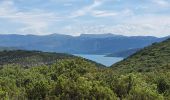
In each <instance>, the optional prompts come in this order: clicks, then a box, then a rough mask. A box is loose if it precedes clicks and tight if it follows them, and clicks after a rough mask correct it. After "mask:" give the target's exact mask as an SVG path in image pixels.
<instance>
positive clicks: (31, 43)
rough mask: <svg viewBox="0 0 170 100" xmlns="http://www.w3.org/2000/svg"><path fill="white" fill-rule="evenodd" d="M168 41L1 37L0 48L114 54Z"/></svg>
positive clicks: (116, 37) (115, 37)
mask: <svg viewBox="0 0 170 100" xmlns="http://www.w3.org/2000/svg"><path fill="white" fill-rule="evenodd" d="M165 39H167V37H164V38H157V37H152V36H122V35H114V34H110V33H109V34H82V35H80V36H70V35H62V34H50V35H44V36H38V35H17V34H11V35H0V46H2V47H16V48H20V49H24V50H41V51H48V52H60V53H71V54H110V53H114V52H119V51H124V50H129V49H136V48H143V47H145V46H148V45H151V44H152V43H154V42H160V41H163V40H165Z"/></svg>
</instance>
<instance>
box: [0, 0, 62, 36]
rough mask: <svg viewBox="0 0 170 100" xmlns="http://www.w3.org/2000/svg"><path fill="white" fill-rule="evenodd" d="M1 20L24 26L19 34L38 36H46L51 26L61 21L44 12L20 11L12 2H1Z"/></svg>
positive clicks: (52, 14)
mask: <svg viewBox="0 0 170 100" xmlns="http://www.w3.org/2000/svg"><path fill="white" fill-rule="evenodd" d="M0 18H1V19H6V20H10V21H11V22H12V23H16V24H23V27H21V28H20V29H18V31H19V32H22V33H36V34H44V33H45V32H46V30H47V29H48V26H49V25H50V24H52V23H53V22H55V21H59V20H61V18H60V17H57V15H56V14H54V13H50V12H44V11H42V10H35V9H34V10H31V11H20V10H19V9H18V8H17V7H15V4H14V2H13V1H10V0H7V1H3V2H1V4H0Z"/></svg>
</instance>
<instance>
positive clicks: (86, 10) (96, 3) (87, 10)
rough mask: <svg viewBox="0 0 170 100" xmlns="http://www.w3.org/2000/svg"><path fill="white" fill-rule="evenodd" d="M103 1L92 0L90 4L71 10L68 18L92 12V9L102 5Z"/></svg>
mask: <svg viewBox="0 0 170 100" xmlns="http://www.w3.org/2000/svg"><path fill="white" fill-rule="evenodd" d="M102 3H103V1H102V0H94V2H93V3H92V4H91V5H88V6H85V7H83V8H81V9H79V10H77V11H75V12H73V13H72V14H71V16H70V18H76V17H80V16H84V15H86V14H88V13H91V12H93V10H94V9H95V8H96V7H98V6H100V5H102Z"/></svg>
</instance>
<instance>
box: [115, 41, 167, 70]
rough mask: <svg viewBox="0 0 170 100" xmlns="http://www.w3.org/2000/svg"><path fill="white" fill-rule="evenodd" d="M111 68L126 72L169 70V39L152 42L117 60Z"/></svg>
mask: <svg viewBox="0 0 170 100" xmlns="http://www.w3.org/2000/svg"><path fill="white" fill-rule="evenodd" d="M112 68H114V69H118V70H122V71H126V72H134V71H136V72H152V71H153V72H154V71H161V70H162V71H170V39H168V40H166V41H164V42H161V43H154V44H152V46H149V47H146V48H144V49H142V50H140V51H139V52H137V53H135V54H134V55H132V56H130V57H128V58H127V59H125V60H123V61H121V62H118V63H117V64H115V65H113V66H112Z"/></svg>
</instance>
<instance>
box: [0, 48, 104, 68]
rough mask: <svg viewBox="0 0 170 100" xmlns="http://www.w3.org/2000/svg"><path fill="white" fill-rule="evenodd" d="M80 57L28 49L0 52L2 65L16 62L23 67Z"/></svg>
mask: <svg viewBox="0 0 170 100" xmlns="http://www.w3.org/2000/svg"><path fill="white" fill-rule="evenodd" d="M74 58H79V57H76V56H73V55H69V54H64V53H53V52H41V51H26V50H9V51H6V50H5V51H1V52H0V65H6V64H14V65H20V66H23V67H32V66H40V65H51V64H53V63H55V62H57V61H58V60H62V59H74ZM85 60H86V61H89V62H91V63H94V64H96V65H98V66H100V67H101V66H102V67H104V66H103V65H101V64H98V63H96V62H94V61H91V60H88V59H85Z"/></svg>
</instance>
